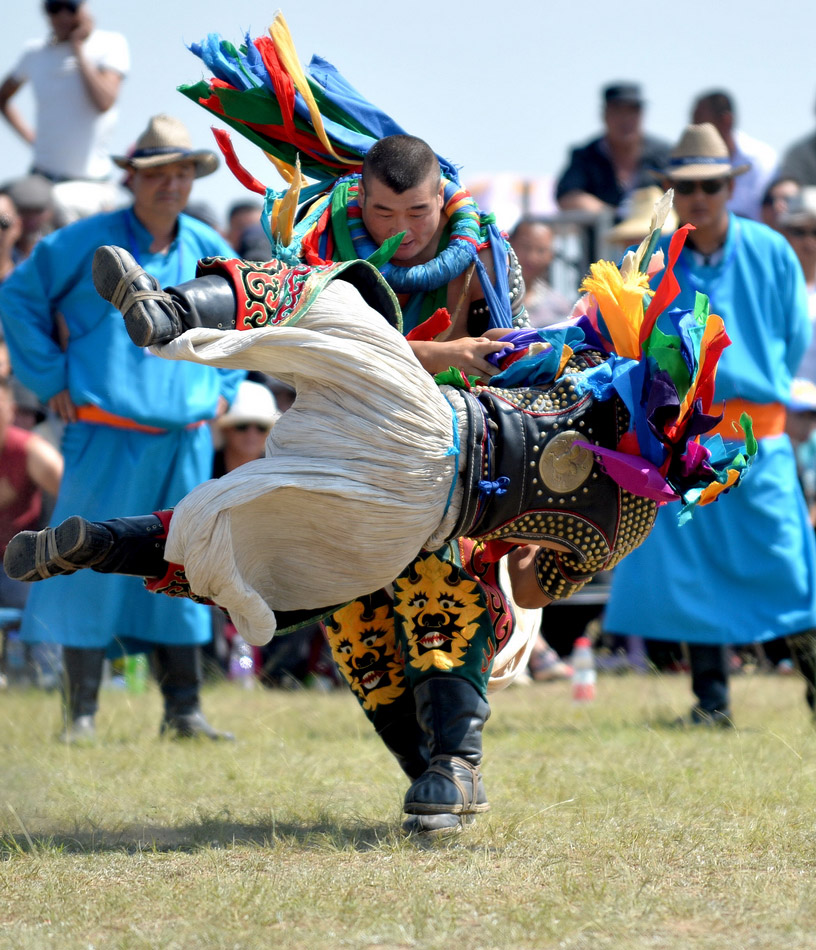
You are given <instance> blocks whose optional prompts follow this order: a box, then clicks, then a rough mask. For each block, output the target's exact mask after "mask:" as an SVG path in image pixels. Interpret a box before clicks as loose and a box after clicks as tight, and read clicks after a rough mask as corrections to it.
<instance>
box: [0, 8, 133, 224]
mask: <svg viewBox="0 0 816 950" xmlns="http://www.w3.org/2000/svg"><path fill="white" fill-rule="evenodd" d="M43 10H44V12H45V15H46V17H47V19H48V24H49V27H50V32H49V35H48V36H46V37H44V38H42V39H38V40H32V41H30V42H28V43H26V45H25V47H24V48H23V52H22V54H21V55H20V58H19V59H18V61H17V63H16V64H15V66H14V67H13V69H12V70H11V72H10V73H9V75H8V76H7V77H6V78H5V79H4V80H3V82H2V84H0V112H2V114H3V116H4V117H5V119H6V121H7V122H8V123H9V125H11V127H12V128H13V129H14V130H15V132H17V133H18V135H20V137H21V138H22V139H24V140H25V141H26V142H27V143H28V144H29V145H30V146H31V148H32V168H31V170H32V171H34V172H36V173H38V174H40V175H44V176H45V177H46V178H48V179H50V180H51V181H52V182H54V186H55V196H54V197H55V200H56V201H57V203H58V204H59V205H60V206H61V207H62V209H63V215H64V218H65V220H66V221H68V222H70V221H72V220H76V219H77V218H79V217H86V216H87V215H89V214H95V213H96V212H98V211H103V210H109V209H111V208H113V207H114V206H115V205H116V204H121V201H120V200H119V194H118V190H117V188H116V186H115V185H114V184H113V182H112V181H111V180H110V179H111V175H112V173H113V170H114V169H113V165H112V164H111V160H110V152H111V148H110V139H111V134H112V132H113V128H114V126H115V124H116V118H117V115H116V100H117V98H118V96H119V91H120V87H121V83H122V79H123V78H124V77H125V76H126V75H127V72H128V70H129V68H130V53H129V50H128V45H127V40H126V39H125V37H124V36H123V35H122V34H121V33H113V32H110V31H107V30H97V29H96V28H95V27H94V22H93V19H92V17H91V14H90V12H89V11H88V8H87V4H86V3H84V2H83V0H46V3H45V4H44V6H43ZM26 83H30V84H31V87H32V89H33V93H34V102H35V108H36V119H35V123H34V126H33V127H32V125H30V124H29V122H27V121H26V119H25V118H24V117H23V115H22V114H21V113H20V112H19V111H18V110H17V109H16V107H15V106H14V105H13V104H12V102H11V100H12V98H13V97H14V96H15V95H16V94H17V92H18V90H19V89H20V88H21V87H22V86H23V85H25V84H26Z"/></svg>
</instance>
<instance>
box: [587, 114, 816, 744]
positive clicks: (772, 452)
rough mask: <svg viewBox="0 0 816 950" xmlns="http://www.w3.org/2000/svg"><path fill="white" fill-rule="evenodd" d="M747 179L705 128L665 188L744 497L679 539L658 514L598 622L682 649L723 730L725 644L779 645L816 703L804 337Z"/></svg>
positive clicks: (778, 244)
mask: <svg viewBox="0 0 816 950" xmlns="http://www.w3.org/2000/svg"><path fill="white" fill-rule="evenodd" d="M746 167H747V166H745V165H737V166H735V165H734V164H733V161H732V159H731V157H730V154H729V151H728V147H727V146H726V144H725V142H724V141H723V139H722V138H721V136H720V135H719V133H718V132H717V130H716V129H715V128H714V126H713V125H710V124H707V123H703V124H701V125H690V126H687V127H686V129H685V131H684V132H683V135H682V137H681V138H680V141H679V142H678V144H677V145H676V146H675V148H674V149H673V150H672V152H671V155H670V159H669V162H668V165H667V166H666V167H665V168H664V169H663V170H662V173H661V177H662V178H663V181H664V186H665V187H666V188H673V189H674V204H675V208H676V211H677V215H678V218H679V220H680V224H681V225H685V224H688V225H691V226H693V228H694V229H695V230H693V231H692V232H691V233H690V235H689V237H688V241H687V242H686V246H685V248H684V249H683V250H682V251H681V253H680V255H679V257H678V259H677V264H676V267H675V272H676V274H677V277H678V280H679V283H680V295H679V297H678V298H677V303H678V306H680V307H683V308H685V307H689V306H693V305H694V300H695V297H696V294H697V293H698V292H699V293H703V294H706V295H707V296H708V297H709V299H710V301H711V309H712V310H713V312H714V313H717V314H719V315H720V316H721V317H722V318H723V320H724V321H725V329H726V332H727V333H728V336H729V337H730V338H731V341H732V345H731V346H730V347H729V348H728V349H727V350H726V351H725V353H724V354H723V358H722V360H721V361H720V364H719V367H718V372H717V381H716V390H715V397H714V398H715V404H714V406H713V407H712V412H717V413H724V416H723V420H722V422H721V423H720V425H719V426H718V428H717V430H716V431H718V432H719V433H720V434H721V435H722V437H723V439H725V440H732V439H736V438H738V431H739V430H738V429H735V421H736V420H737V419H738V418H739V415H740V413H741V412H743V411H744V412H747V413H748V414H749V415H750V416H751V417H752V418H753V424H754V433H755V435H756V436H757V438H758V441H759V453H758V455H757V458H756V462H755V465H754V467H753V470H752V472H751V476H750V478H747V479H746V480H745V483H744V485H743V488H744V490H741V491H739V492H732V493H729V494H728V495H727V497H725V498H724V499H723V500H722V504H720V505H716V506H714V507H715V508H716V511H715V510H713V509H712V508H711V507H709V508H708V509H706V510H705V511H703V512H701V513H700V517H696V516H695V518H694V519H693V521H692V522H690V523H688V524H685V525H683V527H682V528H681V529H680V530H678V526H677V523H676V520H675V523H673V524H672V523H670V522H671V521H672V519H671V518H666V517H663V516H662V512H661V513H660V514H658V517H657V522H656V527H655V530H654V532H653V533H652V535H651V536H650V537H649V538H648V539H647V540H646V542H645V543H644V544H643V545H642V546H641V547H640V548H639V549H638V550H637V551H636V552H634V554H633V555H632V556H631V557H630V558H629V559H628V560H626V561H625V562H624V563H622V564H621V565H620V566H619V567H618V568H616V571H615V576H614V578H613V582H612V592H611V596H610V599H609V603H608V605H607V610H606V615H605V625H606V628H607V630H608V631H610V632H614V633H616V634H629V635H636V636H642V637H646V638H654V639H658V640H676V641H681V642H686V643H688V644H689V654H690V660H691V675H692V689H693V691H694V693H695V695H696V698H697V702H696V705H695V706H694V707H693V709H692V711H691V718H690V720H689V721H690V723H692V724H705V725H724V726H728V725H730V724H731V710H730V706H729V692H728V665H727V653H726V646H727V645H728V644H740V643H754V642H759V641H766V640H771V639H775V638H778V637H782V636H785V637H788V638H789V640H790V644H791V649H792V652H793V654H794V658H795V659H796V660H797V661H798V663H799V666H800V669H801V671H802V673H803V674H804V675H805V676H806V678H807V680H808V690H807V698H808V702H809V704H810V705H811V708H813V705H814V695H816V693H814V667H813V660H812V659H810V653H811V650H812V647H811V639H812V636H811V634H812V633H813V630H814V628H816V550H815V549H814V540H813V531H812V529H811V528H810V525H809V522H808V518H807V512H806V509H805V505H804V499H803V497H802V493H801V490H800V488H799V484H798V481H797V477H796V461H795V458H794V454H793V450H792V448H791V444H790V441H789V439H788V437H787V435H785V412H786V406H787V405H788V404H789V402H790V392H791V381H792V379H793V377H794V375H795V373H796V370H797V367H798V366H799V362H800V360H801V358H802V354H803V353H804V352H805V350H806V348H807V345H808V341H809V339H810V336H811V327H810V320H809V318H808V305H807V295H806V291H805V283H804V280H803V278H802V270H801V268H800V266H799V262H798V261H797V259H796V256H795V254H794V253H793V251H792V249H791V247H790V246H789V244H788V242H787V241H786V240H785V239H784V237H783V236H782V235H781V234H778V233H777V232H775V231H773V230H771V229H770V228H768V227H766V226H765V225H764V224H760V223H759V222H756V221H751V220H748V219H746V218H740V217H737V216H735V215H734V214H732V213H730V212H729V211H728V208H727V203H728V201H729V199H730V197H731V195H732V192H733V189H734V178H735V177H736V176H737V175H740V174H742V173H743V172H744V171H745V170H746ZM666 245H667V242H665V241H664V250H667V246H666ZM726 444H727V443H726Z"/></svg>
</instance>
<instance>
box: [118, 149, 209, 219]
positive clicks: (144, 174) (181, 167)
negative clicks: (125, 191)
mask: <svg viewBox="0 0 816 950" xmlns="http://www.w3.org/2000/svg"><path fill="white" fill-rule="evenodd" d="M194 180H195V162H191V161H182V162H168V163H167V164H166V165H157V166H156V167H155V168H137V169H134V171H133V172H132V174H131V176H130V181H129V185H130V190H131V191H132V192H133V208H134V210H135V211H136V213H137V214H138V213H139V212H140V211H142V212H145V213H147V214H150V215H152V214H166V215H173V216H175V215H178V214H181V212H182V211H183V210H184V208H185V207H186V205H187V202H188V200H189V198H190V192H191V190H192V188H193V181H194Z"/></svg>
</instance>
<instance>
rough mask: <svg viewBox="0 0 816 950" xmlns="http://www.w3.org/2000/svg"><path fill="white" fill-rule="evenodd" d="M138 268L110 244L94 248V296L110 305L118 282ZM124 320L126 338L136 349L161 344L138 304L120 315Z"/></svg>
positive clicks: (143, 310)
mask: <svg viewBox="0 0 816 950" xmlns="http://www.w3.org/2000/svg"><path fill="white" fill-rule="evenodd" d="M137 266H138V262H137V261H136V259H135V258H134V257H133V255H132V254H130V253H128V252H127V251H126V250H124V248H121V247H114V246H113V245H110V244H106V245H104V246H102V247H99V248H97V250H96V253H95V254H94V258H93V268H92V277H93V283H94V287H95V288H96V292H97V293H98V294H99V296H100V297H102V298H103V299H104V300H107V301H108V302H109V303H111V302H112V301H113V296H114V294H115V293H116V289H117V287H118V286H119V282H120V280H121V279H122V278H123V277H124V276H125V274H126V273H127V272H128V271H129V270H131V269H132V268H134V267H137ZM123 319H124V321H125V329H126V330H127V334H128V336H129V337H130V339H131V340H132V341H133V342H134V343H135V344H136V346H141V347H144V346H151V345H152V344H153V343H156V342H161V341H158V340H156V339H154V336H155V327H154V326H153V320H152V319H151V318H150V315H149V314H148V312H147V310H146V309H145V307H144V305H143V304H141V303H140V302H138V301H137V302H136V303H134V304H132V306H131V307H130V308H129V309H128V311H127V312H126V313H125V314H123Z"/></svg>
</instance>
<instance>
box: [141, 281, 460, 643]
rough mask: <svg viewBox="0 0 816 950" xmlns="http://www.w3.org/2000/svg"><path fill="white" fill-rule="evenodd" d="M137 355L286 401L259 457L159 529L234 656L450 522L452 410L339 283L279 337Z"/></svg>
mask: <svg viewBox="0 0 816 950" xmlns="http://www.w3.org/2000/svg"><path fill="white" fill-rule="evenodd" d="M153 352H154V353H156V355H158V356H161V357H164V358H166V359H179V360H191V361H194V362H198V363H206V364H208V365H212V366H219V367H225V368H229V369H248V370H259V371H261V372H263V373H267V374H269V375H270V376H274V377H275V378H277V379H280V380H281V381H283V382H285V383H287V384H289V385H291V386H292V387H293V388H294V389H295V391H296V392H297V397H296V399H295V403H294V405H293V406H292V408H291V409H289V410H288V411H287V412H286V413H284V414H283V416H282V417H281V418H280V419H279V421H278V422H277V424H276V425H275V427H274V428H273V429H272V432H271V433H270V436H269V438H268V440H267V445H266V457H265V458H263V459H259V460H258V461H255V462H250V463H249V464H247V465H243V466H241V467H240V468H238V469H236V470H235V471H233V472H230V473H229V474H228V475H225V476H224V477H223V478H220V479H214V480H212V481H209V482H205V483H204V484H202V485H200V486H199V487H198V488H196V489H194V490H193V491H192V492H190V494H188V495H187V496H186V497H185V498H184V499H183V500H182V501H181V503H180V504H179V505H178V506H177V507H176V509H175V512H174V516H173V519H172V521H171V525H170V534H169V537H168V541H167V549H166V557H167V559H168V560H170V561H173V562H176V563H180V564H183V565H184V567H185V571H186V574H187V577H188V579H189V581H190V585H191V587H192V589H193V591H194V592H195V593H196V594H198V595H200V596H202V597H209V598H211V599H212V600H214V601H215V602H216V603H217V604H219V605H220V606H222V607H223V608H225V609H226V610H228V611H229V614H230V616H231V618H232V620H233V622H234V623H235V626H236V628H237V629H238V631H239V632H240V634H241V635H242V636H243V637H244V638H245V639H246V640H247V641H248V642H250V643H254V644H262V643H266V642H267V641H268V640H269V639H270V638H271V637H272V636H273V634H274V633H275V629H276V621H275V611H276V610H282V611H290V610H301V609H319V608H322V607H327V606H331V605H333V604H341V603H346V602H347V601H349V600H353V599H354V598H356V597H358V596H361V595H363V594H366V593H370V592H372V591H374V590H377V589H379V588H380V587H384V586H386V585H387V584H389V583H390V582H391V581H392V580H393V579H394V578H395V577H396V576H398V574H399V573H400V571H401V570H402V569H403V568H404V567H405V566H406V565H407V564H408V563H409V562H410V561H411V560H412V559H413V558H414V556H415V555H416V554H417V553H418V552H419V551H420V550H421V549H422V548H423V547H426V546H427V547H430V548H432V549H433V548H436V547H438V546H439V544H440V543H441V542H442V540H443V539H444V537H445V534H446V532H447V531H448V530H449V529H450V526H451V525H452V524H453V523H454V522H455V519H456V514H457V512H458V508H459V504H460V499H461V488H458V486H457V485H456V477H457V473H458V472H459V470H460V467H461V460H460V455H459V452H458V432H459V429H460V427H463V423H464V418H465V416H464V407H463V405H462V400H461V397H460V396H458V394H457V393H456V392H455V391H453V390H447V389H445V390H444V393H443V391H442V390H440V388H439V387H438V386H436V384H435V383H434V382H433V379H432V377H431V376H430V375H429V374H428V373H426V372H425V371H424V370H423V369H422V367H421V366H420V364H419V363H418V362H417V360H416V358H415V357H414V355H413V353H412V351H411V349H410V347H409V346H408V344H407V343H406V342H405V340H404V339H403V338H402V336H401V335H400V334H399V333H398V332H397V331H396V330H394V329H393V328H392V327H390V326H389V325H388V324H387V323H386V321H385V320H384V319H383V317H381V316H380V315H379V314H378V313H376V312H375V311H374V310H372V309H371V308H370V307H369V306H368V305H367V304H366V303H365V302H364V301H363V299H362V297H361V296H360V294H359V293H358V292H357V290H356V289H355V288H354V287H352V286H351V285H350V284H348V283H347V282H344V281H340V280H335V281H334V282H332V283H331V284H330V285H329V286H328V287H327V288H326V289H325V290H324V291H323V292H322V293H321V295H320V297H319V298H318V299H317V300H316V301H315V303H314V304H313V305H312V307H311V308H310V310H309V311H308V312H307V313H306V314H305V315H304V316H303V317H301V319H300V320H299V322H298V323H297V324H295V325H293V326H282V327H268V328H262V329H256V330H245V331H237V330H236V331H227V332H224V331H219V330H209V329H202V328H197V329H193V330H188V331H187V332H186V333H184V334H183V335H182V336H181V337H179V338H178V339H176V340H174V341H172V342H171V343H168V344H166V345H164V346H161V347H155V348H154V350H153Z"/></svg>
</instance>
